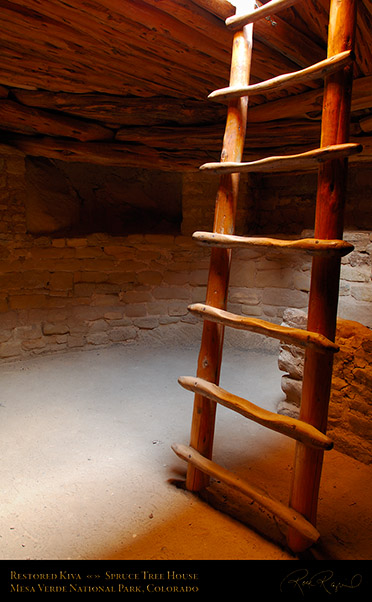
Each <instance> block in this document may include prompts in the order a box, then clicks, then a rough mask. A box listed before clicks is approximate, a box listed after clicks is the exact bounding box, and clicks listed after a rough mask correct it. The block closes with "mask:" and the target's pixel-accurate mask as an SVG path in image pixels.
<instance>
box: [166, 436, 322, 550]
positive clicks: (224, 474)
mask: <svg viewBox="0 0 372 602" xmlns="http://www.w3.org/2000/svg"><path fill="white" fill-rule="evenodd" d="M172 449H173V451H174V452H175V453H176V454H177V455H178V456H179V457H180V458H182V460H185V461H186V462H188V463H189V464H192V465H193V466H194V467H195V468H197V469H198V470H199V471H202V472H205V473H206V474H208V475H210V476H211V477H214V478H216V479H218V480H221V481H222V482H224V483H226V484H227V485H229V486H230V487H232V488H233V489H235V490H237V491H239V492H241V493H243V494H244V495H246V496H247V497H249V498H250V499H252V500H253V501H254V502H256V503H257V504H259V505H260V506H261V507H263V508H265V509H266V510H268V511H269V512H271V513H272V514H273V515H274V516H277V517H278V518H280V519H281V520H282V521H283V522H284V523H285V524H287V525H289V526H291V527H292V528H295V529H296V530H297V531H299V532H300V533H301V534H302V535H303V537H305V538H306V539H307V540H308V541H309V542H310V544H311V543H314V542H316V541H317V540H318V539H319V537H320V534H319V531H318V530H317V529H315V527H313V525H311V523H309V522H308V521H307V520H306V519H305V518H304V517H303V516H301V514H299V513H298V512H296V511H295V510H293V509H291V508H288V507H287V506H285V505H284V504H282V503H281V502H278V501H277V500H275V499H273V498H271V497H270V496H269V495H268V494H267V493H266V492H264V491H262V490H261V489H259V488H256V487H253V486H252V485H250V484H248V483H247V482H246V481H243V480H242V479H240V478H239V477H238V476H237V475H235V474H234V473H232V472H230V471H228V470H226V469H225V468H223V467H222V466H219V465H218V464H216V463H215V462H212V461H211V460H209V459H208V458H205V457H203V456H202V455H201V454H200V453H198V452H197V451H196V450H195V449H193V448H192V447H191V446H186V445H180V444H174V445H172Z"/></svg>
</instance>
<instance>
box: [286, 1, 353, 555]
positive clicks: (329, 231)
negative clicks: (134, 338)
mask: <svg viewBox="0 0 372 602" xmlns="http://www.w3.org/2000/svg"><path fill="white" fill-rule="evenodd" d="M356 13H357V2H356V0H331V6H330V19H329V37H328V55H329V56H332V55H334V54H336V53H338V52H343V51H344V50H353V46H354V41H355V27H356ZM352 79H353V73H352V66H348V67H345V69H344V70H343V71H342V72H339V73H336V74H333V75H331V76H329V78H327V80H326V82H325V91H324V104H323V118H322V138H321V145H322V146H327V145H330V144H343V143H345V142H346V141H347V140H348V136H349V121H350V104H351V89H352ZM346 172H347V160H346V159H344V160H342V159H335V160H333V161H328V162H327V163H325V164H324V165H322V166H321V167H320V169H319V176H318V195H317V203H316V214H315V234H314V235H315V236H316V237H317V238H322V239H323V238H337V239H341V238H342V236H343V217H344V204H345V190H346ZM339 276H340V259H339V258H337V257H333V258H325V257H314V258H313V265H312V277H311V285H310V299H309V311H308V324H307V328H308V330H312V331H315V332H319V333H320V334H323V335H324V336H326V337H327V338H329V339H331V340H333V341H334V340H335V331H336V318H337V305H338V294H339ZM332 360H333V358H332V356H331V355H329V356H328V358H327V361H325V359H324V357H322V356H321V355H320V354H319V353H317V352H316V351H314V350H313V349H307V351H306V355H305V364H304V377H303V386H302V400H301V411H300V420H304V421H305V422H308V423H309V424H312V425H313V426H314V427H315V428H317V429H319V430H321V431H322V432H326V428H327V418H328V404H329V396H330V389H331V379H332V367H333V361H332ZM322 463H323V452H322V451H320V450H314V449H311V448H308V447H306V446H305V445H303V444H302V443H297V444H296V457H295V464H294V472H293V481H292V488H291V495H290V505H291V507H293V508H295V509H296V510H297V511H298V512H300V513H301V514H303V515H304V516H305V517H306V518H307V519H308V520H309V521H310V522H311V523H312V524H314V525H315V523H316V514H317V504H318V493H319V485H320V477H321V471H322ZM288 545H289V547H290V548H291V549H292V550H293V551H294V552H300V551H302V550H303V549H305V548H306V547H308V545H309V542H308V541H306V538H304V537H303V536H302V535H301V534H300V533H298V532H297V531H296V530H294V529H290V531H289V533H288Z"/></svg>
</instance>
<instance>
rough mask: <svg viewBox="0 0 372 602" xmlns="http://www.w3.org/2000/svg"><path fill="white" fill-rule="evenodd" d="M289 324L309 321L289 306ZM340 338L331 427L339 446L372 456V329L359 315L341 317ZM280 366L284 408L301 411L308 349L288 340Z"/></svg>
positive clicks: (351, 452)
mask: <svg viewBox="0 0 372 602" xmlns="http://www.w3.org/2000/svg"><path fill="white" fill-rule="evenodd" d="M283 324H284V325H286V326H292V327H295V328H305V327H306V314H305V312H303V311H301V310H295V309H288V310H286V311H285V312H284V317H283ZM336 342H337V344H338V345H339V348H340V350H339V351H338V352H337V353H336V354H335V356H334V364H333V378H332V389H331V398H330V404H329V414H328V427H327V432H328V434H329V436H330V437H331V438H332V440H333V441H334V444H335V448H336V449H338V450H339V451H342V452H344V453H346V454H348V455H350V456H352V457H354V458H357V459H358V460H360V461H361V462H365V463H367V464H370V463H371V462H372V422H371V410H372V401H371V389H372V368H371V364H372V330H371V329H370V328H367V327H366V326H363V325H362V324H360V323H359V322H355V321H353V320H343V319H339V320H338V322H337V331H336ZM278 364H279V368H280V370H282V371H283V372H284V373H285V374H284V375H283V377H282V389H283V391H284V393H285V400H284V401H283V402H281V403H280V405H279V408H278V411H279V413H283V414H287V415H290V416H294V417H296V418H297V417H298V415H299V407H300V404H301V390H302V376H303V366H304V351H303V350H301V349H299V348H298V347H294V346H292V345H284V344H282V345H281V347H280V353H279V361H278Z"/></svg>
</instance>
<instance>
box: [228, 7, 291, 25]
mask: <svg viewBox="0 0 372 602" xmlns="http://www.w3.org/2000/svg"><path fill="white" fill-rule="evenodd" d="M299 1H300V0H271V2H268V3H267V4H265V5H264V6H261V7H260V8H257V9H255V10H253V11H251V12H249V13H246V14H245V15H234V16H232V17H228V18H227V19H226V21H225V23H226V26H227V27H228V28H229V29H232V30H236V29H241V28H242V27H244V26H245V25H248V24H249V23H255V22H256V21H259V20H260V19H264V18H265V17H268V16H271V15H274V14H276V13H278V12H279V11H281V10H284V9H285V8H289V7H290V6H293V4H296V3H297V2H299Z"/></svg>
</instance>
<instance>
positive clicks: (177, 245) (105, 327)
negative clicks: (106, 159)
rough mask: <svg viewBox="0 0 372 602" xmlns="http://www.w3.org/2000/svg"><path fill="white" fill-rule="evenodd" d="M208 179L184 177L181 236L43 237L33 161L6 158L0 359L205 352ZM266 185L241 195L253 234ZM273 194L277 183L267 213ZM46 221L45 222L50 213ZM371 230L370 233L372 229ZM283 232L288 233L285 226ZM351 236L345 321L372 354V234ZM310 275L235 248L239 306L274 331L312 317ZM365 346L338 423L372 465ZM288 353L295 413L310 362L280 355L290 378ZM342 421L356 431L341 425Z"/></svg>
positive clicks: (289, 399)
mask: <svg viewBox="0 0 372 602" xmlns="http://www.w3.org/2000/svg"><path fill="white" fill-rule="evenodd" d="M200 178H201V175H200V174H194V175H192V174H185V175H183V176H182V179H183V183H182V207H183V221H182V229H181V232H180V233H179V234H174V233H172V234H155V233H151V234H149V233H141V234H128V235H125V236H118V235H115V236H114V235H111V234H107V233H101V232H93V233H88V234H83V235H66V234H64V235H61V234H59V235H57V234H53V233H49V234H39V235H36V234H35V233H34V234H30V233H29V232H30V231H29V216H28V214H27V211H28V209H27V202H26V200H27V186H26V182H25V160H24V157H22V156H20V155H19V156H18V155H14V156H7V157H3V158H1V159H0V217H1V219H0V361H2V362H9V361H15V360H18V359H21V358H25V357H34V356H37V355H40V354H45V353H57V352H65V351H67V350H82V349H87V348H88V349H89V348H100V347H102V346H108V345H112V344H133V343H134V342H136V341H143V340H144V339H145V340H148V338H149V337H150V338H151V342H152V343H157V344H159V345H164V344H167V342H168V341H172V342H174V343H177V344H179V345H181V346H182V345H196V346H198V345H199V342H200V337H201V328H202V326H201V323H200V322H199V320H198V319H197V318H194V317H193V316H191V315H190V314H189V312H188V310H187V307H188V305H189V304H190V303H196V302H204V301H205V295H206V285H207V277H208V267H209V256H210V249H208V248H203V247H200V246H198V245H197V244H196V243H195V242H194V241H193V240H192V238H191V234H192V232H193V231H194V230H201V229H207V230H210V229H211V227H212V220H213V202H212V201H211V199H213V196H214V194H215V188H216V182H215V180H212V179H210V176H208V178H207V179H206V180H201V179H200ZM359 179H360V178H359ZM366 182H367V180H365V181H364V189H363V190H364V193H365V196H366V195H367V192H368V190H367V188H368V186H367V183H366ZM259 183H262V181H261V180H260V179H259V180H257V181H255V180H246V181H244V180H243V182H242V191H243V197H244V194H245V193H247V195H246V196H247V199H246V202H245V205H244V202H243V201H242V199H240V206H239V208H238V221H239V224H240V226H241V230H243V233H246V232H245V231H244V230H245V227H243V225H244V224H245V222H246V221H247V222H249V220H250V219H252V216H253V217H254V212H252V211H253V210H252V207H253V204H254V203H253V201H254V197H255V193H254V192H252V186H253V188H254V185H256V186H257V185H258V184H259ZM359 183H360V182H359ZM174 184H175V185H176V184H177V182H176V183H174ZM248 184H249V186H248ZM274 184H275V182H274ZM305 188H306V186H305V184H304V185H303V189H304V190H305ZM283 189H284V187H283ZM270 190H271V188H270V184H268V183H267V182H266V183H265V185H264V193H265V194H266V197H265V194H264V200H265V198H266V201H267V202H266V201H265V202H264V206H265V207H266V205H268V202H269V201H268V200H269V197H270V194H269V191H270ZM279 192H280V191H279ZM279 192H277V195H279V197H278V198H276V202H278V207H282V208H286V210H287V214H286V216H287V215H288V208H289V205H290V203H289V202H288V203H284V201H283V200H281V197H280V194H281V193H280V194H279ZM60 194H61V188H60V187H59V189H58V195H60ZM283 194H284V193H283ZM362 196H363V195H362ZM62 198H63V197H60V196H58V197H53V198H52V201H53V202H54V203H56V202H57V200H56V199H59V201H60V202H62V201H61V199H62ZM358 198H360V195H358ZM207 207H209V209H208V210H207ZM202 209H203V210H202ZM255 212H257V208H256V209H255ZM39 215H40V216H41V219H43V215H42V214H41V213H40V214H39ZM54 215H55V212H54ZM40 223H42V221H41V222H40ZM257 223H258V222H257ZM366 224H367V228H369V222H368V223H367V222H366ZM258 231H259V228H258ZM273 232H274V235H276V236H279V237H280V236H281V234H280V231H278V230H277V229H273ZM265 234H266V235H269V232H268V231H266V232H265ZM309 234H311V232H309V231H305V230H304V231H303V232H302V233H301V236H308V235H309ZM282 236H283V237H288V238H297V237H298V236H299V235H297V236H296V235H295V234H294V233H292V232H290V229H288V228H287V229H285V230H284V234H283V235H282ZM345 239H346V240H349V241H350V242H352V243H353V244H354V246H355V250H354V251H353V252H352V253H351V254H349V255H348V256H346V257H345V258H344V259H343V260H342V270H341V287H340V302H339V317H340V318H343V319H345V320H349V321H350V320H351V321H354V322H357V323H359V324H360V325H362V327H363V328H364V329H365V330H364V336H365V340H366V341H368V342H367V343H366V345H367V347H368V350H369V351H370V339H369V335H370V332H371V330H370V329H371V328H372V312H371V302H372V287H371V269H372V258H371V251H372V235H371V232H370V230H361V229H360V228H359V229H358V228H352V229H350V230H348V231H347V232H346V233H345ZM310 268H311V258H310V257H309V256H308V255H306V254H302V253H298V254H296V253H288V252H283V251H271V252H270V253H265V252H262V251H259V250H257V249H256V250H253V249H250V250H247V249H244V250H243V249H234V251H233V258H232V269H231V278H230V289H229V297H228V309H229V310H230V311H233V312H235V313H238V314H241V315H243V316H252V317H256V318H262V319H266V320H270V321H272V322H275V323H282V322H283V319H284V321H286V320H288V319H289V318H288V316H292V317H293V316H294V315H295V314H296V312H297V313H298V312H302V315H304V312H306V309H307V303H308V293H309V286H310ZM290 319H292V318H291V317H290ZM296 319H298V316H297V317H296ZM302 320H304V318H302ZM367 335H368V336H367ZM349 339H350V337H349ZM350 340H351V339H350ZM225 341H226V344H227V345H229V344H233V345H234V346H236V345H238V346H240V347H241V348H242V349H244V348H245V349H246V348H255V347H260V348H261V349H262V348H263V349H268V350H271V351H272V350H274V351H275V352H278V353H279V343H278V342H277V341H274V340H272V339H267V338H266V337H262V336H261V335H254V334H250V333H243V332H242V331H233V329H226V335H225ZM362 349H363V354H362V355H358V353H359V352H354V350H353V351H350V349H349V351H348V353H349V355H348V357H349V356H350V354H351V355H353V354H354V353H355V356H356V357H357V358H358V359H357V362H359V363H358V364H357V365H356V366H355V368H353V370H352V372H350V374H349V375H348V379H347V378H346V376H345V375H346V368H343V372H342V373H340V374H339V375H338V376H337V378H338V381H337V380H336V381H335V382H339V383H341V384H342V383H343V382H344V381H345V382H347V387H348V388H347V389H346V388H345V387H346V385H345V386H344V385H343V384H342V386H340V388H339V389H337V391H341V392H342V393H341V397H339V399H338V402H337V399H336V397H337V394H338V393H337V394H336V393H334V400H335V401H334V406H333V407H334V412H333V413H331V416H330V427H331V428H332V429H333V430H334V431H335V432H336V435H337V436H336V439H337V442H338V444H339V445H340V446H342V448H343V449H344V450H346V452H347V453H350V454H351V455H355V457H359V458H361V459H363V461H370V458H371V455H370V440H371V435H370V427H369V414H370V406H369V405H368V403H367V402H366V401H365V400H366V398H368V399H369V391H370V385H371V382H370V376H371V375H370V368H369V364H370V361H369V360H370V356H369V357H368V356H367V355H366V353H367V352H366V349H365V346H364V344H362ZM285 354H287V359H288V357H289V356H290V365H291V368H290V370H289V369H288V371H287V374H286V375H285V376H284V377H283V379H282V380H283V391H284V393H285V395H286V399H285V401H284V402H283V403H282V405H281V407H280V408H279V411H280V412H285V413H291V412H294V413H296V407H297V406H298V403H299V394H300V388H301V362H302V358H301V356H298V355H297V356H296V355H295V353H294V351H293V349H288V348H285V347H281V350H280V356H279V367H280V369H282V370H284V371H286V370H287V368H286V365H288V364H286V362H287V359H285ZM340 357H341V356H340ZM353 379H355V382H356V383H358V382H359V381H360V382H363V383H364V381H365V379H367V381H368V382H367V381H366V383H364V384H363V387H364V389H363V391H364V393H362V395H359V396H358V398H357V397H356V396H354V397H353V395H352V394H351V393H350V394H349V392H350V391H351V389H352V388H353V387H354V385H353V384H352V382H351V380H353ZM358 379H359V381H358ZM363 379H364V380H363ZM355 386H357V387H358V386H359V385H358V384H356V385H355ZM350 387H351V389H350ZM346 390H347V392H348V393H347V396H348V400H349V401H350V403H349V401H348V405H347V406H345V403H344V397H343V392H346ZM363 399H364V401H363ZM345 408H347V409H345ZM345 413H346V414H345ZM342 422H345V425H347V426H345V427H343V426H339V425H340V424H342ZM349 429H354V431H353V432H355V439H354V441H353V442H351V443H350V442H348V443H347V442H346V439H347V432H348V430H349ZM358 429H359V431H358ZM357 431H358V432H357ZM359 444H360V445H359ZM358 449H359V451H358Z"/></svg>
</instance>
